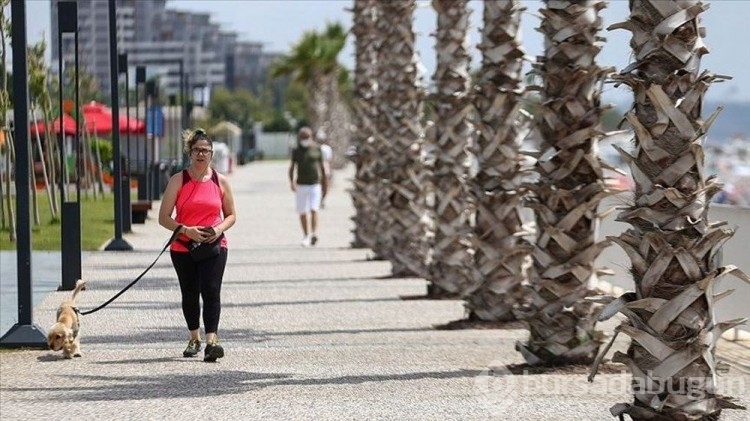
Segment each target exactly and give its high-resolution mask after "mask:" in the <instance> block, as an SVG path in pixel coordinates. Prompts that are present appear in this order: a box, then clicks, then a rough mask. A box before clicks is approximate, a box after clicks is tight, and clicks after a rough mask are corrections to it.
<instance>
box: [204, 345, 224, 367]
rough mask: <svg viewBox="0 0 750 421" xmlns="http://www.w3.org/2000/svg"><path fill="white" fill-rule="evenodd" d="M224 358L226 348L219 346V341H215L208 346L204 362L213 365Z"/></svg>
mask: <svg viewBox="0 0 750 421" xmlns="http://www.w3.org/2000/svg"><path fill="white" fill-rule="evenodd" d="M223 356H224V348H222V347H221V345H219V341H214V342H211V343H208V344H206V353H205V354H204V356H203V361H206V362H209V363H213V362H216V360H217V359H219V358H221V357H223Z"/></svg>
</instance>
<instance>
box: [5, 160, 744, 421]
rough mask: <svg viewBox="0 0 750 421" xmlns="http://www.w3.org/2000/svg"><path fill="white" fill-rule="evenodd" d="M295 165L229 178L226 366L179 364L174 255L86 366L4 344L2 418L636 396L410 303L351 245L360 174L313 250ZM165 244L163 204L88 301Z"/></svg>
mask: <svg viewBox="0 0 750 421" xmlns="http://www.w3.org/2000/svg"><path fill="white" fill-rule="evenodd" d="M286 170H287V165H286V163H283V162H259V163H253V164H250V165H246V166H244V167H240V168H239V169H238V170H237V171H236V172H235V173H234V174H233V175H232V184H233V186H234V190H235V194H236V201H237V208H238V218H239V220H238V223H237V225H236V226H235V228H234V229H232V230H231V231H229V232H228V233H227V235H228V237H229V241H230V254H229V263H228V266H227V272H226V276H225V281H224V287H223V291H222V294H223V311H222V319H221V325H220V326H221V327H220V330H219V336H220V338H221V339H222V343H223V345H224V347H225V349H226V352H227V355H226V357H225V358H223V359H221V360H219V362H218V363H215V364H208V363H204V362H203V361H202V360H201V359H198V358H193V359H186V358H182V357H181V353H182V350H183V349H184V347H185V343H186V339H187V333H186V331H185V327H184V322H183V319H182V313H181V310H180V305H179V288H178V285H177V281H176V278H175V275H174V272H173V269H172V267H171V264H170V262H169V258H168V257H162V258H161V260H159V262H158V263H157V265H156V266H155V267H154V269H152V271H151V272H150V273H149V274H148V275H147V276H146V277H145V278H144V279H143V280H142V281H141V282H140V283H139V284H137V285H136V286H135V287H133V288H132V289H131V290H129V291H128V292H127V293H125V294H124V295H123V296H121V297H120V299H118V300H117V301H115V302H114V303H112V304H111V305H110V306H108V307H107V308H105V309H103V310H102V311H100V312H98V313H95V314H92V315H89V316H85V317H84V319H83V326H82V338H83V339H82V349H83V351H84V356H83V358H77V359H74V360H63V359H62V358H61V355H60V354H59V353H54V352H51V351H0V363H1V364H0V418H1V419H3V420H6V419H8V420H15V419H42V418H45V419H47V418H53V419H58V418H59V419H62V418H65V419H91V420H94V419H96V420H101V419H107V420H119V419H135V418H138V419H170V420H171V419H190V420H214V419H216V420H225V419H228V418H230V417H235V418H236V417H240V418H241V419H259V418H263V419H388V420H392V419H440V420H444V419H455V420H467V419H519V420H521V419H523V420H545V419H549V420H580V421H583V420H602V419H611V417H610V415H609V412H608V409H609V407H610V406H612V405H613V404H615V403H618V402H627V401H630V400H631V397H630V393H629V392H628V389H627V388H628V384H629V376H628V375H627V374H624V373H619V374H618V373H613V374H606V373H604V374H600V375H599V376H597V378H596V380H595V382H594V383H593V384H589V383H587V382H586V373H585V372H582V373H580V374H562V373H559V372H558V373H549V374H539V375H528V376H502V375H501V374H503V373H505V370H504V369H503V365H504V364H518V363H521V362H522V359H521V356H520V354H518V353H517V352H516V351H514V349H513V344H514V342H515V341H517V340H523V339H524V338H525V337H526V332H525V331H524V330H512V329H508V330H481V329H467V330H435V329H433V326H435V325H440V324H444V323H447V322H450V321H453V320H457V319H460V318H461V317H463V308H462V304H461V302H460V301H427V300H402V299H400V296H408V295H421V294H424V293H425V287H426V283H425V281H424V280H422V279H416V278H405V279H391V278H387V275H389V273H390V265H389V264H388V263H386V262H378V261H368V260H367V257H368V251H367V250H361V249H360V250H354V249H351V248H349V241H350V240H351V235H350V233H349V231H350V229H351V228H352V227H351V222H350V220H349V217H350V216H351V214H352V207H351V202H350V199H349V196H348V194H347V193H346V191H345V189H346V188H347V187H348V182H347V180H346V179H345V178H346V176H347V175H350V174H345V173H339V174H337V178H336V182H335V186H334V190H333V192H332V194H331V197H330V198H329V199H328V201H327V206H326V208H325V210H324V211H323V212H322V221H321V230H320V241H319V243H318V246H316V247H314V248H302V247H300V245H299V242H300V240H301V235H300V232H299V227H298V222H297V218H296V216H295V215H294V212H293V196H292V193H291V192H290V191H289V190H288V187H287V182H286ZM168 236H169V232H167V231H166V230H164V229H162V228H160V227H159V226H158V224H157V222H156V212H155V211H152V212H151V219H149V220H148V221H147V222H146V224H144V225H134V232H133V233H132V234H129V235H128V236H127V240H128V241H129V242H130V243H131V244H132V245H133V246H134V248H135V251H133V252H104V251H102V252H95V253H91V255H90V256H89V257H88V258H87V259H86V260H85V261H84V263H83V272H84V277H86V278H87V279H88V280H89V282H90V285H89V288H88V289H87V290H86V291H84V292H83V293H82V295H81V296H80V299H79V306H80V307H81V308H82V309H84V310H86V309H91V308H93V307H94V306H96V305H98V304H100V303H102V302H104V301H105V300H107V299H108V298H109V297H111V296H112V295H113V294H115V293H116V292H117V291H119V290H120V289H121V288H122V287H124V286H125V285H127V283H128V282H129V281H130V280H132V279H133V278H135V277H136V276H137V275H138V274H139V273H140V272H141V271H142V270H143V268H145V267H146V266H147V265H148V264H149V263H150V262H151V261H152V260H153V259H154V257H155V256H156V253H157V252H158V250H159V249H160V248H161V246H162V244H163V243H164V241H166V239H167V238H168ZM68 294H69V293H68V292H53V293H51V294H50V295H49V296H47V297H46V298H45V299H44V300H43V301H42V302H41V303H40V305H38V306H36V307H35V311H34V320H35V322H36V323H37V324H39V325H40V326H42V327H43V328H45V329H46V328H47V327H48V326H49V325H51V324H52V323H53V318H54V312H55V309H56V308H57V305H58V304H59V302H60V301H61V300H62V299H64V298H66V297H67V296H68ZM609 328H611V326H609ZM488 367H492V368H493V369H494V373H496V374H497V375H495V376H492V375H488ZM745 384H747V385H748V386H750V375H748V374H747V373H745V374H743V373H742V372H741V371H739V370H738V369H732V370H730V372H729V373H728V374H727V375H725V376H724V377H723V378H722V379H721V382H720V387H723V386H725V385H726V388H728V389H729V390H728V392H729V394H731V395H734V396H743V403H744V404H745V405H749V406H750V399H748V396H750V393H747V390H745V389H744V385H745ZM740 387H743V389H740ZM725 390H726V389H725ZM747 416H748V414H747V413H746V412H740V411H726V412H725V416H724V417H722V419H725V420H745V419H747Z"/></svg>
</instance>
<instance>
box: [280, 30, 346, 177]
mask: <svg viewBox="0 0 750 421" xmlns="http://www.w3.org/2000/svg"><path fill="white" fill-rule="evenodd" d="M345 44H346V31H344V28H343V26H341V24H338V23H328V24H327V25H326V28H325V30H324V31H323V32H322V33H318V32H316V31H309V32H306V33H305V34H304V35H303V36H302V39H301V40H300V41H299V42H298V43H297V44H295V45H294V46H293V47H292V52H291V53H290V54H289V55H285V56H282V57H281V58H280V59H279V60H278V61H277V62H276V63H274V65H273V67H272V69H271V75H272V76H273V77H280V76H288V75H291V76H292V77H293V78H294V79H295V80H296V81H298V82H301V83H302V84H304V85H305V87H306V88H307V89H308V90H309V92H310V103H309V104H308V117H309V118H310V121H311V126H312V129H313V132H314V133H317V134H319V135H325V136H326V137H328V139H329V143H330V144H331V147H332V149H333V151H334V163H336V162H341V159H340V156H341V155H343V151H344V150H345V149H346V147H347V145H348V143H349V138H350V136H351V128H350V126H351V122H350V116H349V107H348V106H345V104H344V102H343V98H342V95H341V90H342V86H345V85H346V83H342V81H343V82H345V81H346V80H347V76H346V72H345V70H344V68H343V67H342V66H341V65H340V64H339V62H338V55H339V53H340V52H341V50H342V49H343V48H344V45H345Z"/></svg>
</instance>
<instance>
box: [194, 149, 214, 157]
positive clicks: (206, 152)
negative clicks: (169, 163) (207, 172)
mask: <svg viewBox="0 0 750 421" xmlns="http://www.w3.org/2000/svg"><path fill="white" fill-rule="evenodd" d="M190 153H192V154H193V155H211V154H212V153H214V151H213V149H208V148H193V149H190Z"/></svg>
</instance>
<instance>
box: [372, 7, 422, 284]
mask: <svg viewBox="0 0 750 421" xmlns="http://www.w3.org/2000/svg"><path fill="white" fill-rule="evenodd" d="M415 7H416V3H415V1H414V0H393V1H387V2H381V3H380V10H381V12H382V14H381V15H380V16H379V19H378V21H377V29H378V34H379V35H380V37H381V38H380V41H381V44H380V48H379V54H378V59H377V62H378V102H377V103H378V121H377V127H378V130H377V133H376V136H377V137H376V140H375V141H376V143H377V145H378V155H379V156H380V157H381V159H380V160H379V162H378V166H377V170H376V171H377V175H378V177H379V178H380V179H381V180H382V181H381V183H382V184H381V186H380V188H379V190H378V191H379V193H380V195H379V197H378V199H379V200H381V201H382V203H385V207H384V208H381V209H383V211H382V212H380V213H379V215H378V226H377V232H378V235H379V237H378V239H377V241H376V245H375V252H376V253H377V254H379V255H382V256H384V257H386V258H387V259H388V260H390V262H391V265H392V272H393V275H395V276H401V275H419V276H425V275H426V272H427V270H426V268H427V266H426V265H427V258H428V257H427V256H428V250H429V247H428V246H429V237H428V234H429V225H428V224H427V223H426V221H425V220H424V218H425V217H426V212H425V209H426V208H425V195H424V193H423V192H422V185H423V184H424V180H425V178H426V176H427V174H426V172H425V171H424V166H423V165H422V158H421V155H422V138H423V136H424V132H423V129H422V123H421V114H422V98H423V96H424V93H423V91H422V89H421V88H420V87H419V84H418V75H417V63H416V62H415V60H414V42H415V35H414V30H413V29H412V20H413V17H414V9H415Z"/></svg>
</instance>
